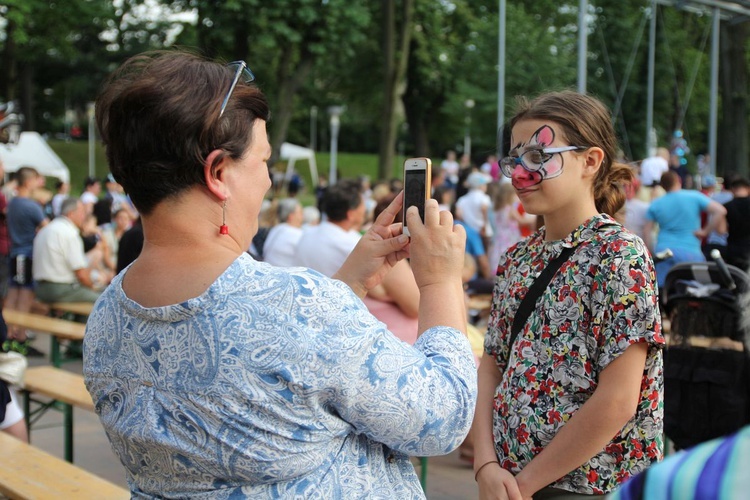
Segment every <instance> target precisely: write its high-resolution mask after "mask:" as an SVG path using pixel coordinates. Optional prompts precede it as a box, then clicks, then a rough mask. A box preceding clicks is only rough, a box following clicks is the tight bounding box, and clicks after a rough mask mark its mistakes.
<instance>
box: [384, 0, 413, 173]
mask: <svg viewBox="0 0 750 500" xmlns="http://www.w3.org/2000/svg"><path fill="white" fill-rule="evenodd" d="M382 4H383V54H384V59H385V64H384V65H383V66H384V67H383V83H384V86H383V89H384V91H383V114H382V118H381V126H382V129H381V131H380V149H379V155H378V158H379V159H378V176H379V177H380V178H381V179H385V178H388V177H389V176H390V174H391V166H392V165H393V156H394V153H395V149H396V134H397V131H398V115H397V107H398V104H399V100H400V98H401V94H402V93H403V90H402V89H403V81H404V77H405V76H406V69H407V66H408V61H409V47H410V45H411V33H412V29H413V25H412V15H413V13H414V5H413V1H412V0H402V4H401V11H402V15H401V20H400V23H398V22H397V20H396V1H395V0H383V2H382ZM396 45H398V50H396Z"/></svg>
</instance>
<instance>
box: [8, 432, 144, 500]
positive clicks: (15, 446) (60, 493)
mask: <svg viewBox="0 0 750 500" xmlns="http://www.w3.org/2000/svg"><path fill="white" fill-rule="evenodd" d="M0 450H2V457H3V461H2V467H0V494H2V495H5V496H7V497H9V498H12V499H27V498H29V499H31V498H34V499H36V498H76V499H88V498H91V499H100V498H130V492H129V491H128V490H126V489H125V488H121V487H120V486H117V485H115V484H113V483H110V482H109V481H106V480H104V479H102V478H100V477H98V476H96V475H94V474H92V473H90V472H87V471H85V470H83V469H81V468H79V467H76V466H75V465H73V464H71V463H68V462H65V461H64V460H60V459H59V458H57V457H55V456H52V455H50V454H49V453H47V452H45V451H43V450H40V449H39V448H35V447H34V446H32V445H30V444H27V443H24V442H23V441H19V440H18V439H16V438H14V437H12V436H10V435H9V434H6V433H5V432H0Z"/></svg>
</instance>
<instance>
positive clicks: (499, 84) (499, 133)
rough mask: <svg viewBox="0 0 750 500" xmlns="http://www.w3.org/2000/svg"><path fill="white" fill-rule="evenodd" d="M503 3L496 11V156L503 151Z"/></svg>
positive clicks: (502, 153) (504, 1) (503, 2)
mask: <svg viewBox="0 0 750 500" xmlns="http://www.w3.org/2000/svg"><path fill="white" fill-rule="evenodd" d="M505 3H506V0H500V5H499V12H498V37H497V38H498V42H497V157H498V158H500V157H502V156H503V155H504V154H505V152H504V151H501V149H502V147H503V126H504V125H505Z"/></svg>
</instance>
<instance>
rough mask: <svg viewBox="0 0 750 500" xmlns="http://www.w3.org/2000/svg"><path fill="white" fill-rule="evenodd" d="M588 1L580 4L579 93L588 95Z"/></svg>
mask: <svg viewBox="0 0 750 500" xmlns="http://www.w3.org/2000/svg"><path fill="white" fill-rule="evenodd" d="M587 10H588V0H580V1H579V3H578V92H580V93H581V94H584V93H586V62H587V61H586V59H587V54H588V48H587V46H586V44H587V41H588V27H587V25H586V11H587Z"/></svg>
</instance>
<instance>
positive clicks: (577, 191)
mask: <svg viewBox="0 0 750 500" xmlns="http://www.w3.org/2000/svg"><path fill="white" fill-rule="evenodd" d="M510 128H511V143H510V151H509V152H508V156H507V157H506V158H503V160H501V162H500V164H501V167H502V170H503V173H504V174H505V175H506V176H508V177H510V178H511V180H512V183H513V186H514V188H515V190H516V193H517V194H518V197H519V198H520V200H521V202H522V203H523V206H524V208H525V210H526V211H527V212H529V213H532V214H537V215H542V216H544V223H545V225H544V227H542V228H541V229H540V230H538V231H536V232H535V233H533V234H532V235H531V236H530V237H528V238H526V239H525V240H523V241H521V242H519V243H518V244H516V245H514V246H512V247H511V248H509V249H508V251H507V252H506V254H505V255H504V256H503V257H502V258H501V259H500V263H499V266H498V271H497V281H496V284H495V289H494V292H493V299H492V312H491V316H490V322H489V329H488V332H487V336H486V339H485V353H484V357H483V358H482V362H481V364H480V367H479V396H478V402H477V408H476V414H475V417H474V425H473V427H472V432H473V433H474V436H475V438H474V440H475V441H474V442H475V459H474V470H475V471H476V479H477V481H478V483H479V491H480V498H483V499H484V498H531V497H532V496H533V498H551V497H554V498H568V497H576V496H579V495H601V494H605V493H608V492H610V491H612V490H614V489H615V488H616V487H617V486H618V485H619V484H620V483H622V482H623V481H625V480H626V479H627V478H629V477H630V476H631V475H634V474H636V473H638V472H640V471H641V470H643V469H645V468H647V467H648V466H649V465H650V464H651V463H652V462H655V461H657V460H659V459H661V457H662V389H663V379H662V353H661V348H662V346H663V345H664V339H663V337H662V334H661V324H660V315H659V308H658V302H657V297H656V292H655V275H654V266H653V262H652V260H651V258H650V256H649V254H648V252H647V250H646V247H645V245H644V244H643V242H642V241H641V239H640V238H639V237H637V236H635V235H633V234H632V233H630V232H628V231H627V230H626V229H624V228H623V227H622V226H621V225H620V224H619V223H617V222H615V220H614V219H613V218H612V216H613V215H614V214H615V213H616V212H617V211H618V210H619V209H620V208H621V207H622V205H623V204H624V202H625V192H624V189H623V185H624V184H625V183H626V182H629V181H630V180H631V179H632V173H631V170H630V168H629V167H628V166H626V165H623V164H618V163H615V161H614V155H615V151H616V149H617V144H616V139H615V134H614V130H613V129H612V125H611V121H610V115H609V112H608V111H607V109H606V108H605V107H604V106H603V105H602V104H601V103H600V102H599V101H598V100H596V99H594V98H592V97H590V96H586V95H582V94H578V93H575V92H571V91H565V92H556V93H550V94H545V95H542V96H540V97H538V98H537V99H535V100H533V101H531V102H529V101H527V100H520V101H519V109H518V111H517V113H516V115H515V116H514V117H513V118H512V119H511V121H510ZM566 247H572V248H573V252H572V254H570V257H569V258H568V260H567V261H565V263H564V264H563V265H562V267H560V269H559V270H558V271H557V272H556V273H555V274H554V276H553V278H552V280H551V281H550V283H549V285H548V286H547V288H546V290H544V291H543V292H542V294H541V296H540V297H539V299H538V300H537V301H536V304H535V305H532V309H531V310H532V312H531V314H530V315H529V317H528V319H527V320H526V322H525V324H524V325H523V326H522V327H521V329H520V332H519V333H518V335H517V337H516V338H515V339H514V340H513V342H512V345H509V344H510V340H511V333H510V332H511V325H512V324H513V320H514V317H515V315H516V313H517V311H518V309H519V305H520V303H521V301H522V300H523V298H524V296H525V295H526V293H527V291H528V289H529V287H530V286H531V285H532V284H533V283H534V281H535V279H536V278H537V277H538V276H539V274H540V273H541V272H542V271H543V270H544V269H545V268H546V267H547V265H548V264H549V263H550V261H552V260H553V259H555V258H556V257H558V256H559V255H560V253H561V252H562V251H563V249H564V248H566ZM560 495H562V496H560Z"/></svg>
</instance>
